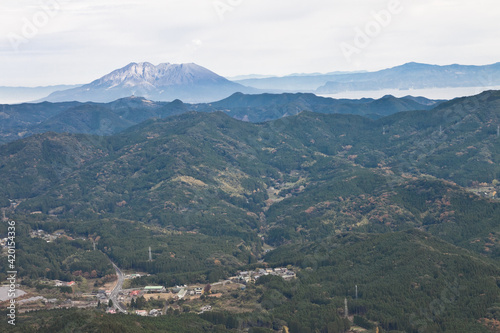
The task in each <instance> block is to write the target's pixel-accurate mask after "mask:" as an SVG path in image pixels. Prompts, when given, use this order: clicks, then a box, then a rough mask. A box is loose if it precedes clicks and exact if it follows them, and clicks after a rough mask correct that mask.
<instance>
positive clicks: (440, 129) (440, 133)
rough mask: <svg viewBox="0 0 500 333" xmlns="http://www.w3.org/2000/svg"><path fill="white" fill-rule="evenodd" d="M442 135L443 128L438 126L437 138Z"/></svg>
mask: <svg viewBox="0 0 500 333" xmlns="http://www.w3.org/2000/svg"><path fill="white" fill-rule="evenodd" d="M441 135H443V126H439V136H441Z"/></svg>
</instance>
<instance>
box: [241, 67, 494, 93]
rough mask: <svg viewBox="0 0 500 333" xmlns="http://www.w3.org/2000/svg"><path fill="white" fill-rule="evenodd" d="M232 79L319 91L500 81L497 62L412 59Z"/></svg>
mask: <svg viewBox="0 0 500 333" xmlns="http://www.w3.org/2000/svg"><path fill="white" fill-rule="evenodd" d="M235 82H238V83H240V84H242V85H245V86H249V87H254V88H258V89H264V90H277V89H281V90H287V91H309V92H316V93H320V94H333V93H338V92H343V91H365V90H381V89H395V90H407V89H422V88H447V87H488V86H494V85H500V63H496V64H493V65H486V66H463V65H448V66H437V65H428V64H419V63H414V62H412V63H407V64H404V65H401V66H397V67H393V68H389V69H384V70H381V71H376V72H361V73H359V72H358V73H331V74H323V75H317V74H312V75H301V76H292V75H290V76H284V77H271V78H260V79H259V78H255V79H244V80H237V81H235Z"/></svg>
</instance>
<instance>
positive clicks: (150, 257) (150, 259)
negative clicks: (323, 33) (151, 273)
mask: <svg viewBox="0 0 500 333" xmlns="http://www.w3.org/2000/svg"><path fill="white" fill-rule="evenodd" d="M149 261H153V256H152V255H151V246H150V247H149Z"/></svg>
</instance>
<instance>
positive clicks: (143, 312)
mask: <svg viewBox="0 0 500 333" xmlns="http://www.w3.org/2000/svg"><path fill="white" fill-rule="evenodd" d="M135 314H136V315H138V316H142V317H147V316H149V317H158V316H160V315H161V314H162V310H161V309H153V310H151V311H149V312H148V311H147V310H136V311H135Z"/></svg>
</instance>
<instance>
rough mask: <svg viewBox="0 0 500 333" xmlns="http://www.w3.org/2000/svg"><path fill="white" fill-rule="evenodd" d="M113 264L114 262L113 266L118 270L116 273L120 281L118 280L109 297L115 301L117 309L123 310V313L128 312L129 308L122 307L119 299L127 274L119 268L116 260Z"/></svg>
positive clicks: (114, 304)
mask: <svg viewBox="0 0 500 333" xmlns="http://www.w3.org/2000/svg"><path fill="white" fill-rule="evenodd" d="M111 264H113V267H114V269H115V271H116V275H117V276H118V281H117V282H116V285H115V287H114V288H113V290H112V291H111V295H110V296H109V298H110V299H111V300H112V301H113V306H114V308H115V309H116V310H118V311H120V312H122V313H127V310H125V309H124V308H122V307H121V305H120V302H119V301H118V295H119V294H120V291H121V290H122V287H123V281H125V276H124V275H123V273H122V271H121V270H120V269H119V268H118V266H116V265H115V263H114V262H112V261H111Z"/></svg>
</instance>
